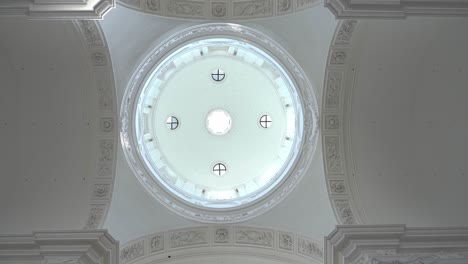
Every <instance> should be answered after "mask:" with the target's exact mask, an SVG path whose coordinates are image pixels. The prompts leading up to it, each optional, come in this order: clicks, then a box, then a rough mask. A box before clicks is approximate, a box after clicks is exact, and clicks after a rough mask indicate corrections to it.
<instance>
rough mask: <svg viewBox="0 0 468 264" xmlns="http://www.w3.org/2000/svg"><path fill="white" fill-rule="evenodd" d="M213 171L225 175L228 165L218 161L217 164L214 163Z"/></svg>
mask: <svg viewBox="0 0 468 264" xmlns="http://www.w3.org/2000/svg"><path fill="white" fill-rule="evenodd" d="M213 172H214V173H215V174H216V175H219V176H221V175H223V174H224V173H226V165H224V164H222V163H217V164H216V165H214V167H213Z"/></svg>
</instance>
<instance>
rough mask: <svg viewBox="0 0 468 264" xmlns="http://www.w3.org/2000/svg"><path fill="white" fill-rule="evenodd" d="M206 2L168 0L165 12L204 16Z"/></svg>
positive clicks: (177, 14) (178, 14)
mask: <svg viewBox="0 0 468 264" xmlns="http://www.w3.org/2000/svg"><path fill="white" fill-rule="evenodd" d="M206 4H207V2H204V1H187V0H169V2H168V3H167V12H168V13H170V14H173V15H176V16H193V17H204V16H206V15H205V10H206V8H205V5H206Z"/></svg>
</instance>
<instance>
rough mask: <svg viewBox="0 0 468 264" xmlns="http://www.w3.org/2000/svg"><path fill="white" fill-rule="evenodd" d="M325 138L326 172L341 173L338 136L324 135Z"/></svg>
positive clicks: (341, 163)
mask: <svg viewBox="0 0 468 264" xmlns="http://www.w3.org/2000/svg"><path fill="white" fill-rule="evenodd" d="M324 140H325V149H324V150H325V153H324V155H325V163H326V168H325V169H326V170H327V172H328V174H340V173H343V162H342V160H341V153H340V147H341V146H340V137H339V136H324Z"/></svg>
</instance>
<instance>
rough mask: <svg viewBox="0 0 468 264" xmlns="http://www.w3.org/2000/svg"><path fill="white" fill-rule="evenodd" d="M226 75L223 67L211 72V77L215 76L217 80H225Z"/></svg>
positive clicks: (214, 78)
mask: <svg viewBox="0 0 468 264" xmlns="http://www.w3.org/2000/svg"><path fill="white" fill-rule="evenodd" d="M225 77H226V74H225V73H224V71H223V70H221V69H216V70H214V71H213V72H212V73H211V78H213V80H214V81H215V82H220V81H222V80H224V78H225Z"/></svg>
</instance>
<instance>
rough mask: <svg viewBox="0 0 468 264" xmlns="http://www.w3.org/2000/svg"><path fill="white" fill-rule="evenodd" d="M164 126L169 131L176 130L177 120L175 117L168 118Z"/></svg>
mask: <svg viewBox="0 0 468 264" xmlns="http://www.w3.org/2000/svg"><path fill="white" fill-rule="evenodd" d="M166 125H167V128H169V129H170V130H176V129H177V128H178V127H179V119H177V117H175V116H170V117H168V118H167V119H166Z"/></svg>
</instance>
